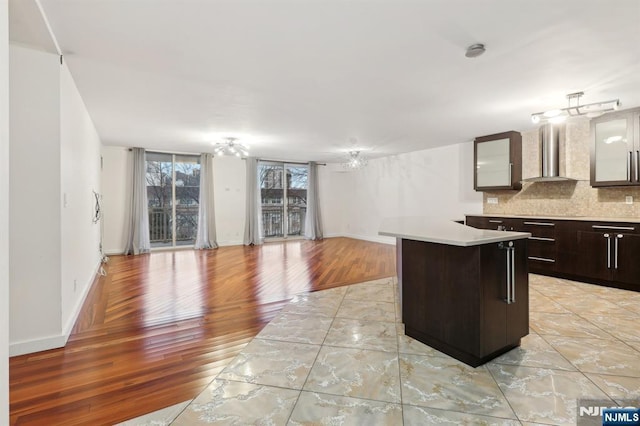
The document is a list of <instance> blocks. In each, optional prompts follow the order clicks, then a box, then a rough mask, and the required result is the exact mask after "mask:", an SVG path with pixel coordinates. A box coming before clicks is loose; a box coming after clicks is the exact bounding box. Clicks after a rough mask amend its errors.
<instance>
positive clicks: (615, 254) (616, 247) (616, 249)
mask: <svg viewBox="0 0 640 426" xmlns="http://www.w3.org/2000/svg"><path fill="white" fill-rule="evenodd" d="M621 238H622V234H618V235H616V244H615V250H614V251H613V259H614V260H613V267H614V268H615V269H618V240H619V239H621Z"/></svg>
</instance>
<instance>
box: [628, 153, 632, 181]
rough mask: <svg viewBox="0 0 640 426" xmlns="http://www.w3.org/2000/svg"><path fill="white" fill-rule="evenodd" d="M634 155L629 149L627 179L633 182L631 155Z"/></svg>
mask: <svg viewBox="0 0 640 426" xmlns="http://www.w3.org/2000/svg"><path fill="white" fill-rule="evenodd" d="M632 156H633V151H629V156H628V157H627V181H629V182H631V157H632Z"/></svg>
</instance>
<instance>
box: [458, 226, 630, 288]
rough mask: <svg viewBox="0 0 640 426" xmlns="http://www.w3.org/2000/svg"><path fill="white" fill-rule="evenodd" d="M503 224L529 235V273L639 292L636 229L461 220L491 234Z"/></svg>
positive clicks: (627, 227)
mask: <svg viewBox="0 0 640 426" xmlns="http://www.w3.org/2000/svg"><path fill="white" fill-rule="evenodd" d="M498 220H500V221H503V223H507V222H505V221H506V220H509V221H511V222H509V223H513V224H515V226H514V229H513V230H514V231H521V232H530V233H531V237H530V238H529V255H528V261H529V271H530V272H533V273H537V274H543V275H550V276H555V277H559V278H567V279H572V280H578V281H584V282H589V283H594V284H600V285H606V286H610V287H618V288H624V289H628V290H635V291H640V223H634V222H618V221H612V222H605V221H597V222H596V221H589V220H575V219H548V218H540V219H532V218H522V217H520V218H518V217H516V218H512V217H509V218H504V217H488V216H467V221H466V223H467V225H469V226H473V227H476V228H483V229H496V228H495V227H494V226H492V225H493V224H494V223H495V222H492V221H498Z"/></svg>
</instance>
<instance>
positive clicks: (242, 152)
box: [213, 138, 249, 157]
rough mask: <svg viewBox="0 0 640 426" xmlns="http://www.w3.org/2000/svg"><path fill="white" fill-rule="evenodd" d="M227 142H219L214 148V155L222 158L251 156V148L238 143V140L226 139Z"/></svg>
mask: <svg viewBox="0 0 640 426" xmlns="http://www.w3.org/2000/svg"><path fill="white" fill-rule="evenodd" d="M225 140H226V141H225V142H218V143H216V144H215V147H214V148H213V153H214V154H215V155H219V156H221V157H223V156H225V155H234V156H236V157H247V156H248V155H249V148H247V147H246V146H244V145H242V144H241V143H237V142H236V141H237V140H238V139H237V138H225Z"/></svg>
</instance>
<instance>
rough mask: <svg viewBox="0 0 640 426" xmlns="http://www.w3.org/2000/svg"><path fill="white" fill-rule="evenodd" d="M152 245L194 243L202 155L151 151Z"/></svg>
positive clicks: (148, 161)
mask: <svg viewBox="0 0 640 426" xmlns="http://www.w3.org/2000/svg"><path fill="white" fill-rule="evenodd" d="M146 156H147V157H146V160H147V202H148V208H149V237H150V240H151V247H152V248H154V247H176V246H184V245H193V244H194V242H195V239H196V232H197V227H198V197H199V196H200V157H198V156H195V155H177V154H165V153H157V152H147V154H146Z"/></svg>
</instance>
